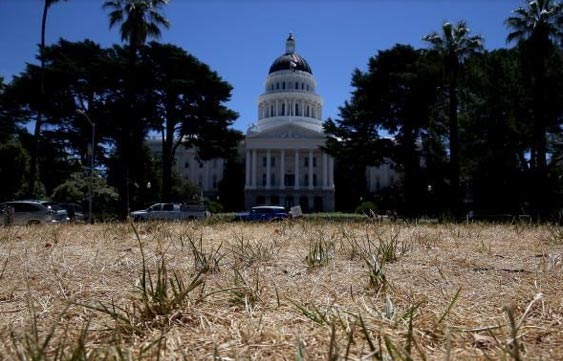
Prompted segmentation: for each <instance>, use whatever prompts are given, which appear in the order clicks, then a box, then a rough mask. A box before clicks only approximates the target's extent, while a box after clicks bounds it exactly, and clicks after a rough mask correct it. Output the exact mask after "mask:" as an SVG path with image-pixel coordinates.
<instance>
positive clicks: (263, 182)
mask: <svg viewBox="0 0 563 361" xmlns="http://www.w3.org/2000/svg"><path fill="white" fill-rule="evenodd" d="M266 178H267V176H266V173H264V174H262V186H263V187H265V186H266Z"/></svg>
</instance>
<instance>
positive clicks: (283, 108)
mask: <svg viewBox="0 0 563 361" xmlns="http://www.w3.org/2000/svg"><path fill="white" fill-rule="evenodd" d="M281 115H282V117H283V116H285V103H284V104H282V108H281Z"/></svg>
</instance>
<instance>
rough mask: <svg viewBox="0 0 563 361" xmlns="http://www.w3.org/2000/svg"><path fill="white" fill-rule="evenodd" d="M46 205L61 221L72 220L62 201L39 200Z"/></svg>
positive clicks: (58, 220) (57, 219)
mask: <svg viewBox="0 0 563 361" xmlns="http://www.w3.org/2000/svg"><path fill="white" fill-rule="evenodd" d="M38 202H39V203H41V204H42V205H44V206H45V207H47V208H49V209H51V210H52V211H53V213H54V217H55V220H56V221H57V222H60V223H65V222H70V217H69V216H68V212H67V210H66V209H64V208H63V207H61V205H60V203H58V202H53V201H38Z"/></svg>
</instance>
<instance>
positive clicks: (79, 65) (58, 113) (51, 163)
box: [5, 40, 120, 193]
mask: <svg viewBox="0 0 563 361" xmlns="http://www.w3.org/2000/svg"><path fill="white" fill-rule="evenodd" d="M44 58H45V72H44V73H45V79H46V80H47V82H46V87H45V90H46V94H45V96H42V95H41V92H40V90H39V89H40V86H39V84H40V82H41V77H42V73H43V72H42V71H41V68H40V67H38V66H37V65H33V64H28V66H27V68H26V70H25V72H23V73H21V74H20V75H18V76H16V77H15V78H14V79H13V81H12V83H11V84H10V86H9V87H8V88H7V90H6V96H5V104H6V105H5V111H6V112H7V117H8V118H10V119H12V120H16V121H19V122H21V123H25V122H28V121H29V120H30V119H34V118H36V117H37V115H38V114H42V115H41V117H42V118H43V126H42V128H43V130H42V137H41V139H40V140H39V145H40V147H41V149H42V152H41V154H40V155H39V157H38V163H39V165H40V166H41V168H43V169H52V170H53V171H50V172H46V173H45V174H42V175H41V178H40V179H41V181H42V182H43V184H44V186H45V187H46V191H47V192H48V193H50V192H51V191H52V189H53V187H55V186H57V185H58V184H60V183H61V182H62V181H63V180H64V179H66V177H68V176H69V174H70V173H72V172H73V171H76V170H77V169H80V167H81V164H88V163H89V159H88V158H89V157H88V156H87V147H88V143H89V142H90V139H91V127H90V124H89V123H88V122H87V121H86V120H85V119H84V117H83V116H82V115H80V114H77V113H76V110H77V109H82V110H87V111H88V113H89V114H90V117H91V119H93V120H94V121H95V122H96V123H97V124H98V132H97V133H98V134H97V140H99V141H100V142H101V143H104V142H105V145H106V147H101V146H100V147H96V149H95V151H96V156H95V159H96V161H97V162H98V164H100V165H103V164H104V163H106V164H107V162H106V161H105V157H106V155H105V152H106V151H107V150H106V148H107V147H109V146H110V145H111V142H110V141H111V136H112V134H113V133H115V132H114V129H115V128H114V127H113V124H114V122H112V120H113V119H112V118H111V117H110V116H109V114H110V113H111V109H108V107H109V106H111V104H112V102H113V99H114V98H116V97H117V98H119V91H118V89H116V88H117V86H118V84H119V83H120V79H119V76H118V74H119V69H118V66H116V65H113V64H119V63H120V59H119V58H112V57H111V55H110V53H109V52H108V51H107V50H103V49H101V48H100V47H99V45H97V44H95V43H93V42H91V41H89V40H86V41H84V42H78V43H71V42H68V41H64V40H60V41H59V42H58V43H57V44H55V45H52V46H49V47H47V48H46V49H45V54H44ZM116 68H117V69H116ZM115 77H117V79H116V78H115ZM42 99H45V100H46V103H45V104H44V105H42V102H43V100H42ZM20 137H21V139H22V144H24V146H25V147H26V148H27V149H30V150H33V149H34V146H35V144H36V142H35V140H34V137H33V138H32V137H28V136H25V134H24V133H22V135H21V136H20ZM30 152H31V151H30ZM35 188H36V189H40V187H39V188H38V187H35ZM36 193H37V192H36Z"/></svg>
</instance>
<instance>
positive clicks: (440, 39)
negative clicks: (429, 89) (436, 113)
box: [423, 21, 483, 215]
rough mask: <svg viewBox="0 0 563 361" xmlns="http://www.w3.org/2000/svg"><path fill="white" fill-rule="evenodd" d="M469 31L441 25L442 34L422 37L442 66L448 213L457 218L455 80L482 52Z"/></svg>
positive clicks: (478, 38) (461, 25)
mask: <svg viewBox="0 0 563 361" xmlns="http://www.w3.org/2000/svg"><path fill="white" fill-rule="evenodd" d="M469 33H470V30H469V28H468V27H467V24H466V23H465V22H464V21H459V22H458V23H457V24H455V25H454V24H452V23H449V22H445V23H443V24H442V33H441V34H438V33H436V32H433V33H431V34H428V35H426V36H424V37H423V40H424V41H426V42H428V43H429V44H430V45H431V47H432V49H433V50H434V51H436V52H438V53H439V54H440V55H441V57H442V59H443V64H444V73H445V80H446V83H447V88H448V96H449V106H448V120H449V143H450V172H449V173H450V182H451V187H452V192H453V197H452V202H453V203H452V210H453V211H454V214H456V215H459V212H460V211H461V209H460V206H461V188H460V164H459V131H458V128H459V126H458V119H457V113H458V95H457V90H458V81H459V76H460V73H461V71H462V67H463V63H464V62H465V60H466V59H467V58H468V57H469V56H470V55H472V54H474V53H476V52H479V51H481V50H482V49H483V38H482V37H481V36H480V35H474V36H470V35H469Z"/></svg>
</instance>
